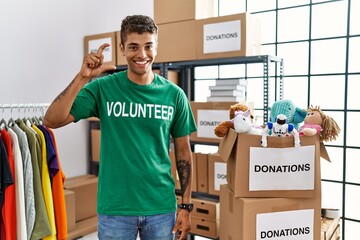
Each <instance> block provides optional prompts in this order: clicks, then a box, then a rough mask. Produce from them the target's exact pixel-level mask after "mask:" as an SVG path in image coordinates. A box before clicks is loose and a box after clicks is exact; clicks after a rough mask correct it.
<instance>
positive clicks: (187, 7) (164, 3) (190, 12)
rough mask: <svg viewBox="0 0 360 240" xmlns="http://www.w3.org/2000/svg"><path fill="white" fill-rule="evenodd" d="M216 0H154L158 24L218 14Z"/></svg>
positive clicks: (155, 18)
mask: <svg viewBox="0 0 360 240" xmlns="http://www.w3.org/2000/svg"><path fill="white" fill-rule="evenodd" d="M216 14H217V1H215V0H171V1H169V0H154V20H155V22H156V24H163V23H170V22H179V21H185V20H194V19H202V18H209V17H215V16H217V15H216Z"/></svg>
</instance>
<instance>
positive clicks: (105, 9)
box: [0, 0, 153, 177]
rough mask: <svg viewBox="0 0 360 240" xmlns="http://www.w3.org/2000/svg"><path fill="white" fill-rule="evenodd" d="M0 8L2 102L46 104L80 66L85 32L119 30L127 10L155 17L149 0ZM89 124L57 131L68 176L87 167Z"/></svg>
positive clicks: (25, 1)
mask: <svg viewBox="0 0 360 240" xmlns="http://www.w3.org/2000/svg"><path fill="white" fill-rule="evenodd" d="M0 10H1V14H0V49H1V50H0V89H1V91H0V105H1V104H16V103H50V102H51V101H52V100H53V99H54V98H55V97H56V96H57V95H58V94H59V93H60V92H61V91H62V90H63V89H64V88H65V87H66V86H67V85H68V84H69V83H70V81H71V80H72V79H73V78H74V76H75V74H76V73H77V72H78V70H79V69H80V66H81V62H82V58H83V53H84V46H83V38H84V36H86V35H92V34H98V33H106V32H111V31H118V30H119V29H120V24H121V20H122V19H123V18H124V17H125V16H127V15H132V14H144V15H148V16H151V17H153V1H149V0H131V1H128V0H127V1H125V0H123V1H121V0H102V1H99V0H75V1H74V0H52V1H48V0H12V1H1V2H0ZM9 111H10V110H5V112H4V111H3V110H0V116H1V118H3V117H5V118H6V117H9V116H10V112H9ZM11 114H15V113H11ZM22 114H26V113H22ZM87 127H88V124H87V122H86V121H85V120H83V121H80V122H79V123H76V124H74V123H72V124H70V125H68V126H66V127H63V128H61V129H56V130H55V134H56V140H57V144H58V149H59V157H60V161H61V164H62V167H63V170H64V172H65V175H66V177H72V176H78V175H81V174H85V173H86V172H87V166H88V163H87V160H88V151H89V150H88V132H87V130H88V129H87Z"/></svg>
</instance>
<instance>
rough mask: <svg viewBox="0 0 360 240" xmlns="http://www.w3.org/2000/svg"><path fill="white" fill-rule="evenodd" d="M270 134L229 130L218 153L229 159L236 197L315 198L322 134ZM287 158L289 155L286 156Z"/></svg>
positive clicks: (228, 179) (317, 191) (229, 170)
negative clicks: (263, 143)
mask: <svg viewBox="0 0 360 240" xmlns="http://www.w3.org/2000/svg"><path fill="white" fill-rule="evenodd" d="M300 140H301V147H298V148H295V147H293V146H294V138H293V136H289V137H281V138H279V137H268V138H267V141H268V147H267V148H264V147H261V145H260V143H261V136H260V135H251V134H245V133H240V134H238V133H236V132H235V131H234V130H233V129H230V130H229V132H228V134H227V135H226V136H225V137H224V138H223V139H222V141H221V143H220V146H219V150H218V153H219V155H220V156H221V158H222V159H223V160H224V161H227V164H228V165H227V181H228V184H229V187H230V188H231V189H232V190H233V191H234V194H235V197H288V198H314V197H315V195H316V194H318V193H320V192H321V174H320V141H319V136H312V137H300ZM285 157H286V158H285Z"/></svg>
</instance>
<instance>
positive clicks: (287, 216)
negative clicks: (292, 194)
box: [220, 185, 321, 240]
mask: <svg viewBox="0 0 360 240" xmlns="http://www.w3.org/2000/svg"><path fill="white" fill-rule="evenodd" d="M320 220H321V195H320V194H319V195H316V196H315V198H307V199H296V198H236V197H235V195H234V193H233V192H232V191H231V190H230V188H229V187H228V186H227V185H221V187H220V221H221V225H220V239H232V240H249V239H275V238H276V239H277V240H281V239H312V240H319V239H320V228H321V226H320V225H321V224H320ZM275 234H280V236H281V237H274V235H275ZM290 234H292V235H290ZM291 236H297V238H291Z"/></svg>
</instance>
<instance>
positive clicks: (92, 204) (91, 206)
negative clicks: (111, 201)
mask: <svg viewBox="0 0 360 240" xmlns="http://www.w3.org/2000/svg"><path fill="white" fill-rule="evenodd" d="M97 184H98V178H97V176H95V175H91V174H86V175H83V176H78V177H73V178H68V179H66V180H65V183H64V188H65V191H64V192H65V202H66V211H67V221H68V239H77V238H79V237H81V236H85V235H87V234H90V233H92V232H96V230H97V213H96V202H97V201H96V200H97Z"/></svg>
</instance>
